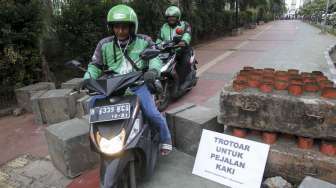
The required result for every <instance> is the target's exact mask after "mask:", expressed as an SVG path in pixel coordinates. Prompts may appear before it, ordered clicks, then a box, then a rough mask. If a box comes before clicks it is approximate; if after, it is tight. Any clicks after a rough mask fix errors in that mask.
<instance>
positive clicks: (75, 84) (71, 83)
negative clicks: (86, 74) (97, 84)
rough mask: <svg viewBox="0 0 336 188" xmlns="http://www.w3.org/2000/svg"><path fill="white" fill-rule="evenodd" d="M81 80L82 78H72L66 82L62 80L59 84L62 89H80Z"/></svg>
mask: <svg viewBox="0 0 336 188" xmlns="http://www.w3.org/2000/svg"><path fill="white" fill-rule="evenodd" d="M82 81H83V78H73V79H71V80H68V81H66V82H63V83H62V85H61V88H62V89H80V88H79V87H80V84H81V82H82Z"/></svg>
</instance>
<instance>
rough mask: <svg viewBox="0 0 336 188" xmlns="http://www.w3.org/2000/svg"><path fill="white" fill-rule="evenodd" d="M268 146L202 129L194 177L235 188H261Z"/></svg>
mask: <svg viewBox="0 0 336 188" xmlns="http://www.w3.org/2000/svg"><path fill="white" fill-rule="evenodd" d="M268 151H269V145H267V144H263V143H259V142H254V141H251V140H247V139H242V138H238V137H234V136H230V135H226V134H221V133H217V132H213V131H209V130H205V129H203V132H202V137H201V141H200V145H199V147H198V151H197V156H196V160H195V164H194V169H193V172H192V173H193V174H196V175H198V176H201V177H204V178H207V179H210V180H212V181H215V182H218V183H221V184H223V185H226V186H230V187H232V188H260V185H261V181H262V177H263V174H264V169H265V165H266V160H267V155H268Z"/></svg>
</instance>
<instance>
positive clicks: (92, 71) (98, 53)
mask: <svg viewBox="0 0 336 188" xmlns="http://www.w3.org/2000/svg"><path fill="white" fill-rule="evenodd" d="M112 40H113V38H112V37H106V38H104V39H102V40H101V41H99V43H98V45H97V47H96V49H95V52H94V53H93V56H92V60H91V63H89V65H88V70H87V72H86V73H85V75H84V79H89V78H93V79H97V78H99V77H100V76H101V75H102V68H103V66H104V64H106V62H103V61H104V58H103V57H102V47H103V45H104V44H105V43H107V42H111V41H112ZM90 75H91V76H90Z"/></svg>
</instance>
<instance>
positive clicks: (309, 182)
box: [299, 176, 336, 188]
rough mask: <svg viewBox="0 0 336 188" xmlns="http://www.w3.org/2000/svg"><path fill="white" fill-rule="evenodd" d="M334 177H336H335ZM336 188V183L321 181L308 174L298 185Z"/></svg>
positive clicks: (300, 186) (301, 187)
mask: <svg viewBox="0 0 336 188" xmlns="http://www.w3.org/2000/svg"><path fill="white" fill-rule="evenodd" d="M335 178H336V177H335ZM316 187H319V188H336V185H334V184H331V183H328V182H326V181H322V180H319V179H316V178H313V177H310V176H306V177H305V178H304V180H303V181H302V182H301V184H300V185H299V188H316Z"/></svg>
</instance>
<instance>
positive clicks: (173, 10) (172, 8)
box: [165, 6, 181, 20]
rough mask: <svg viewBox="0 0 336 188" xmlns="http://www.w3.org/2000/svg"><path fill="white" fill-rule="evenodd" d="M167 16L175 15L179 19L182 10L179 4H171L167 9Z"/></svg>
mask: <svg viewBox="0 0 336 188" xmlns="http://www.w3.org/2000/svg"><path fill="white" fill-rule="evenodd" d="M165 16H166V17H169V16H174V17H177V19H179V20H180V18H181V10H180V9H179V8H178V7H177V6H170V7H168V8H167V10H166V12H165Z"/></svg>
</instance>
